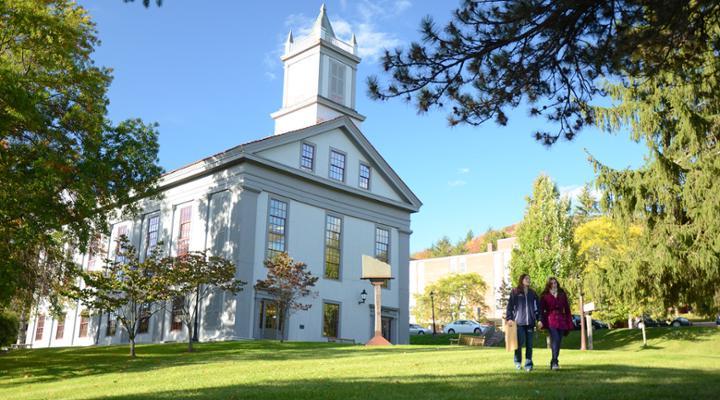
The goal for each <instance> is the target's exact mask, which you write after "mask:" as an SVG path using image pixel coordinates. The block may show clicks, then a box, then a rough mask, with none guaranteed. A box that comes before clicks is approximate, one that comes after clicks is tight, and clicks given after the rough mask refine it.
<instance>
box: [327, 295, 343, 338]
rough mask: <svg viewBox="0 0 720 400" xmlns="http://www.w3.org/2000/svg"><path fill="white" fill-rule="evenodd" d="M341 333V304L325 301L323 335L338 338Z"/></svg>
mask: <svg viewBox="0 0 720 400" xmlns="http://www.w3.org/2000/svg"><path fill="white" fill-rule="evenodd" d="M339 333H340V304H337V303H323V336H327V337H332V338H336V337H338V335H339Z"/></svg>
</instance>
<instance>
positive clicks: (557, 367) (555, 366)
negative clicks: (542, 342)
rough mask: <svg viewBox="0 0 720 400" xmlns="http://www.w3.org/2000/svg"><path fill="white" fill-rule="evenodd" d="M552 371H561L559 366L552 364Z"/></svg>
mask: <svg viewBox="0 0 720 400" xmlns="http://www.w3.org/2000/svg"><path fill="white" fill-rule="evenodd" d="M550 369H551V370H553V371H557V370H559V369H560V366H559V365H557V364H552V365H550Z"/></svg>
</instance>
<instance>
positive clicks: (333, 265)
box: [325, 215, 342, 279]
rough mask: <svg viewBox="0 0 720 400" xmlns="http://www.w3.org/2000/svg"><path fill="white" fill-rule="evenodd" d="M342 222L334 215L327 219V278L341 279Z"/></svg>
mask: <svg viewBox="0 0 720 400" xmlns="http://www.w3.org/2000/svg"><path fill="white" fill-rule="evenodd" d="M341 234H342V220H341V219H340V218H338V217H336V216H334V215H328V216H326V217H325V278H328V279H340V235H341Z"/></svg>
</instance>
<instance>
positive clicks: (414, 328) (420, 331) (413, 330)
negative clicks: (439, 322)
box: [410, 324, 432, 335]
mask: <svg viewBox="0 0 720 400" xmlns="http://www.w3.org/2000/svg"><path fill="white" fill-rule="evenodd" d="M426 333H432V330H428V329H427V328H423V327H422V326H420V325H418V324H410V334H411V335H424V334H426Z"/></svg>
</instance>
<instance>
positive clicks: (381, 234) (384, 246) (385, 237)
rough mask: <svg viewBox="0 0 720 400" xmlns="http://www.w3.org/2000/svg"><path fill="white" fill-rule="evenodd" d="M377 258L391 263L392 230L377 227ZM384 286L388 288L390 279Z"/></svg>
mask: <svg viewBox="0 0 720 400" xmlns="http://www.w3.org/2000/svg"><path fill="white" fill-rule="evenodd" d="M375 258H377V259H378V260H380V261H382V262H384V263H388V264H390V231H389V230H387V229H385V228H375ZM382 287H384V288H386V289H387V288H388V287H389V286H388V280H385V282H384V283H383V285H382Z"/></svg>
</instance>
